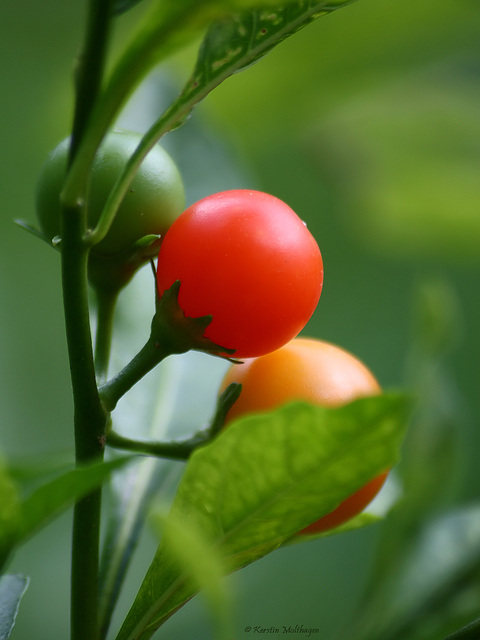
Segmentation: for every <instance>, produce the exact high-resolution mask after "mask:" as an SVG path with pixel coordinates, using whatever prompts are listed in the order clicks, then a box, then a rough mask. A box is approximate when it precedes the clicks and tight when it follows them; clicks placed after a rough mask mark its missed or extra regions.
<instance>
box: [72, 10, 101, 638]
mask: <svg viewBox="0 0 480 640" xmlns="http://www.w3.org/2000/svg"><path fill="white" fill-rule="evenodd" d="M111 7H112V0H90V2H89V8H88V17H87V28H86V33H85V40H84V45H83V49H82V51H81V53H80V56H79V59H78V62H77V68H76V72H75V84H76V101H75V112H74V117H73V127H72V138H71V147H70V156H69V166H71V165H72V163H73V161H74V159H75V157H76V155H77V150H78V149H79V147H80V144H81V141H82V138H83V136H84V133H85V130H86V128H87V125H88V123H89V121H90V118H91V113H92V110H93V107H94V105H95V103H96V101H97V98H98V94H99V92H100V87H101V84H102V78H103V71H104V62H105V58H106V51H107V46H108V40H109V32H110V25H111V17H112V9H111ZM87 176H88V167H87V170H85V172H84V173H83V175H81V176H79V177H78V183H77V186H78V188H77V189H76V193H77V195H76V197H75V198H74V199H73V201H63V202H62V204H63V211H62V224H61V234H62V245H61V249H62V288H63V300H64V312H65V328H66V336H67V346H68V355H69V361H70V373H71V380H72V390H73V401H74V429H75V456H76V462H77V465H81V464H82V463H85V462H91V461H93V460H101V459H102V458H103V452H104V445H105V430H106V423H107V413H106V412H105V410H104V409H103V407H102V405H101V402H100V398H99V395H98V388H97V383H96V379H95V368H94V359H93V348H92V337H91V330H90V318H89V305H88V285H87V263H88V249H87V247H86V245H85V244H84V243H83V237H84V235H85V232H86V211H85V207H84V206H83V203H84V202H85V199H86V190H87ZM100 511H101V489H98V490H96V491H94V492H93V493H91V494H90V495H88V496H86V497H85V498H84V499H82V500H80V501H78V502H77V503H76V504H75V509H74V517H73V533H72V573H71V638H72V640H87V638H88V640H97V639H98V637H99V630H98V564H99V534H100Z"/></svg>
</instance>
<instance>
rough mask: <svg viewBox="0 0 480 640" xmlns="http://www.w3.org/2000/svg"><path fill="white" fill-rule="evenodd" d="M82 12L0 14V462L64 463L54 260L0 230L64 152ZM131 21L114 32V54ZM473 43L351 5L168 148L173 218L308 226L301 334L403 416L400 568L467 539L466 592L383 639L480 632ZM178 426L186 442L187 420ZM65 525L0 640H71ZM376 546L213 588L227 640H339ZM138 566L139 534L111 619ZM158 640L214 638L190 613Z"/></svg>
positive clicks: (44, 551)
mask: <svg viewBox="0 0 480 640" xmlns="http://www.w3.org/2000/svg"><path fill="white" fill-rule="evenodd" d="M84 9H85V7H84V3H83V2H79V1H78V0H75V1H73V2H68V3H64V2H58V1H56V0H45V1H44V2H42V3H38V2H35V1H34V0H25V1H24V2H22V3H13V2H4V3H2V4H1V6H0V87H1V88H2V91H1V99H0V131H1V141H2V142H1V145H0V184H1V190H0V225H1V227H0V243H1V250H0V291H1V302H0V408H1V412H0V416H1V417H0V448H1V450H2V451H3V453H4V454H5V455H7V456H12V457H14V458H15V459H18V458H23V457H26V456H31V455H33V456H35V457H37V458H38V459H40V458H41V457H42V456H43V455H46V454H48V453H49V452H66V453H67V455H68V453H69V452H71V449H72V433H71V426H70V425H71V412H72V407H71V397H70V388H69V378H68V362H67V357H66V348H65V341H64V331H63V324H62V306H61V291H60V274H59V260H58V255H56V253H55V252H54V251H51V250H49V249H48V247H47V246H46V245H44V244H43V243H41V242H39V241H38V240H36V239H35V238H34V237H33V236H29V235H28V234H27V233H25V232H24V231H23V230H21V229H20V228H18V227H16V226H15V225H14V224H13V219H14V218H23V219H26V220H28V221H29V222H31V223H34V222H35V212H34V191H35V182H36V175H37V173H38V170H39V168H40V166H41V163H42V161H43V159H44V157H45V155H46V153H47V152H48V150H49V149H50V148H51V147H52V146H54V145H55V144H56V143H57V142H58V141H59V140H60V139H61V138H62V137H64V136H65V135H67V134H68V130H69V125H70V120H71V109H72V86H73V85H72V66H73V60H74V57H75V55H76V53H77V50H78V47H79V43H80V39H81V32H82V26H83V23H84V18H85V16H84ZM141 11H142V7H141V5H140V6H139V7H138V9H135V10H133V11H132V12H131V13H127V14H125V15H124V16H123V17H122V18H121V19H120V20H119V26H118V33H117V36H116V46H118V45H119V44H120V43H121V41H122V37H123V34H124V33H125V32H126V31H128V29H129V26H130V23H131V21H133V20H134V19H136V18H137V17H138V15H139V14H140V13H141ZM479 30H480V7H479V6H478V3H477V2H475V0H456V2H455V3H452V2H450V1H448V0H424V1H423V2H421V3H419V2H415V1H413V0H404V1H402V2H394V1H393V0H360V1H359V2H358V3H355V4H353V5H351V6H350V7H348V8H345V9H342V10H340V11H338V12H335V13H334V14H332V15H330V16H328V17H324V18H321V19H319V20H317V21H316V22H315V23H313V24H312V25H310V26H309V27H307V28H306V29H304V30H302V31H301V32H299V33H298V34H296V35H295V36H294V37H292V38H290V39H289V40H288V41H286V42H284V43H282V44H281V45H280V46H279V47H278V48H277V49H275V50H274V51H273V52H272V53H270V54H269V55H268V56H267V57H265V58H264V59H262V60H261V61H259V62H258V63H257V64H256V65H254V66H253V67H252V68H250V69H248V70H247V71H245V72H243V73H241V74H238V75H236V76H235V77H233V78H231V79H229V80H228V81H227V82H225V83H224V85H223V86H221V87H220V88H218V89H217V90H216V91H215V92H214V94H212V95H211V96H210V97H209V98H208V99H207V100H206V101H205V103H204V104H203V105H202V106H201V107H199V108H198V109H197V110H196V111H195V113H194V115H193V117H192V118H191V119H190V120H189V122H188V123H187V124H186V125H185V126H184V127H182V128H181V129H179V130H178V131H176V132H174V133H172V134H170V135H169V136H168V137H167V139H166V141H165V144H166V146H168V148H169V149H170V150H171V152H172V154H173V155H174V156H175V158H176V159H177V161H178V164H179V166H180V167H181V169H182V170H183V172H184V176H185V180H186V185H187V198H188V200H189V202H192V201H194V200H196V199H198V198H199V197H202V196H203V195H207V194H208V193H212V192H214V191H218V190H221V189H226V188H233V187H252V188H258V189H261V190H263V191H267V192H270V193H272V194H275V195H276V196H278V197H279V198H281V199H283V200H285V201H286V202H288V204H289V205H290V206H291V207H292V208H293V209H294V210H296V211H297V213H298V214H299V215H300V216H301V217H302V218H303V219H304V220H306V221H307V223H308V226H309V228H310V230H311V231H312V233H313V234H314V235H315V237H316V238H317V241H318V243H319V245H320V248H321V250H322V254H323V258H324V263H325V287H324V292H323V294H322V298H321V301H320V304H319V307H318V309H317V312H316V313H315V316H314V317H313V319H312V320H311V322H310V324H309V325H308V327H307V329H306V331H305V333H307V334H309V335H313V336H317V337H321V338H324V339H327V340H330V341H333V342H335V343H337V344H340V345H342V346H343V347H345V348H347V349H349V350H351V351H352V352H354V353H355V354H356V355H357V356H358V357H360V358H361V359H362V360H364V361H365V362H366V363H367V364H368V366H369V367H370V368H371V369H372V370H373V371H374V372H375V374H376V375H377V377H378V379H379V380H380V382H381V384H382V385H383V386H384V387H386V388H390V387H397V388H398V387H400V388H406V389H409V390H411V391H413V392H414V393H415V394H416V395H417V397H418V398H419V409H418V411H417V413H416V416H415V418H414V420H413V424H412V433H413V435H412V436H411V438H410V439H409V441H408V442H407V444H406V450H405V452H404V463H403V464H404V467H405V473H404V476H402V471H401V470H400V471H399V475H398V479H399V480H401V479H402V477H404V479H405V478H406V481H405V483H404V489H405V491H408V495H409V496H410V503H411V504H413V505H414V506H412V507H411V509H410V511H409V513H410V518H411V519H412V520H414V521H415V523H416V525H415V526H414V527H413V529H415V528H416V530H417V534H418V535H419V536H420V534H421V536H423V537H422V541H423V542H422V544H424V545H425V546H424V547H420V546H419V547H418V548H419V549H420V550H421V549H428V548H432V545H433V544H434V537H435V536H434V533H432V532H435V531H436V532H437V533H438V531H439V530H440V529H441V526H442V524H441V523H445V522H446V520H448V522H449V525H448V526H449V527H450V528H449V529H448V532H450V534H451V537H450V538H448V536H447V538H446V539H447V543H445V540H443V542H442V544H443V545H444V546H443V547H442V546H441V545H440V547H438V556H437V557H435V558H434V560H433V561H432V562H431V563H430V564H429V563H428V562H426V564H424V565H422V564H421V560H422V558H423V559H424V558H425V553H423V552H421V551H418V549H417V551H418V554H419V555H417V556H415V558H416V559H414V561H413V565H412V566H413V568H414V569H415V568H416V569H417V573H418V570H419V567H420V566H421V567H422V573H423V574H424V575H427V574H428V573H429V572H430V573H432V571H433V567H434V566H436V567H437V568H438V562H440V563H441V560H442V558H443V559H444V558H445V557H446V556H449V557H450V556H451V555H452V554H453V555H455V553H454V551H455V550H456V546H455V545H456V544H457V543H458V539H457V538H458V536H462V535H466V532H471V531H474V532H476V535H474V536H473V538H471V537H469V538H468V540H469V543H468V544H469V545H470V546H468V545H467V546H468V550H469V553H470V555H469V556H468V558H467V560H468V561H469V562H471V563H473V564H472V567H473V569H472V575H471V576H470V582H469V583H468V585H465V584H461V585H460V586H459V587H458V590H457V592H458V593H457V595H458V596H459V597H457V598H455V599H454V600H455V602H453V603H452V602H451V601H449V603H448V606H447V605H444V606H442V607H441V609H442V611H441V613H440V612H439V611H438V610H437V609H435V607H434V608H433V610H431V611H429V612H428V615H427V616H426V617H423V618H422V617H420V618H419V621H417V624H416V625H414V627H413V628H409V629H408V630H406V631H405V630H404V631H403V632H402V633H403V634H404V635H397V637H398V638H404V639H405V640H410V639H412V640H414V639H415V638H428V639H435V638H443V637H444V635H446V633H447V632H448V631H450V630H452V629H453V628H455V625H456V624H457V623H461V622H462V621H464V620H468V619H469V617H474V616H475V611H477V613H478V615H480V597H479V591H480V578H479V575H480V570H479V569H478V566H479V561H478V558H479V557H480V532H479V530H480V524H479V523H480V514H479V510H478V508H477V504H480V503H479V502H478V496H479V494H480V473H479V472H478V451H479V447H480V432H479V415H480V393H479V392H480V388H479V361H480V336H479V333H480V332H479V320H480V318H479V310H480V287H479V276H480V86H479V85H480V47H479V38H478V34H479ZM194 57H195V47H192V48H189V49H188V50H187V51H184V52H182V53H181V54H180V55H178V56H177V57H175V58H174V59H173V60H171V61H170V62H169V64H168V65H167V67H166V69H164V70H163V71H162V72H159V71H156V72H154V73H153V74H152V75H151V77H149V79H148V81H147V82H146V83H145V85H144V86H142V88H141V89H140V91H139V94H138V95H137V96H136V97H135V98H134V99H133V100H132V103H131V104H130V105H129V107H128V108H127V111H126V112H125V113H124V114H123V116H122V124H124V125H126V126H129V127H132V128H133V127H135V128H137V129H139V130H144V129H146V128H147V126H148V125H149V123H150V122H151V121H152V120H153V119H154V117H155V114H156V113H158V112H159V109H160V107H161V105H162V104H165V101H167V100H168V98H169V96H173V95H175V92H176V91H178V89H179V87H180V86H181V81H182V80H183V79H186V77H187V75H188V73H189V70H190V69H191V65H192V64H193V61H194ZM141 277H142V276H141ZM141 277H140V279H141ZM126 306H128V305H126ZM142 337H143V336H142V335H140V337H139V338H138V339H139V340H141V339H142ZM188 362H189V372H190V373H189V376H190V377H189V381H190V382H189V384H190V386H191V387H192V389H191V390H190V391H189V392H188V393H191V394H192V395H191V396H189V397H191V398H192V400H191V403H190V406H191V407H192V409H193V411H194V412H196V413H197V414H198V407H196V405H195V402H196V401H195V400H194V395H195V393H196V396H195V397H199V396H201V398H203V402H204V405H205V407H204V408H203V409H202V410H204V411H205V412H206V415H208V411H209V407H210V405H211V403H212V402H213V399H214V397H215V388H216V384H217V383H218V380H219V378H220V377H221V374H222V371H223V370H222V369H221V366H223V365H217V363H216V364H215V365H212V364H211V363H210V362H209V363H206V362H205V360H204V359H203V357H199V358H195V357H194V358H192V359H191V360H189V361H188ZM204 367H206V370H207V371H208V372H209V375H208V376H205V375H201V371H202V370H204V369H203V368H204ZM196 371H198V372H199V374H200V376H199V377H200V378H201V379H202V380H200V379H196V378H195V375H194V373H195V372H196ZM205 378H206V379H207V380H205ZM192 380H193V382H192ZM202 384H203V385H205V384H207V388H205V387H202V386H201V385H202ZM189 388H190V387H189ZM200 390H201V393H200ZM187 404H188V403H187ZM195 407H196V408H195ZM185 423H186V425H187V426H186V427H185V428H189V418H188V416H186V418H185ZM195 426H197V425H196V424H195ZM418 496H420V498H418V500H417V497H418ZM0 499H1V498H0ZM412 514H414V515H412ZM456 515H458V519H455V518H456ZM70 518H71V514H66V515H65V516H63V517H62V518H60V519H59V520H58V521H56V522H55V523H54V524H53V525H51V526H49V527H48V528H47V529H46V530H44V531H43V532H42V533H41V535H39V536H38V537H36V538H35V539H34V540H32V541H31V542H30V543H29V544H28V545H26V546H25V547H24V548H22V549H21V550H20V551H19V552H18V554H17V555H16V557H15V559H14V561H13V564H12V567H11V571H16V572H20V573H25V574H28V575H30V576H31V578H32V581H31V585H30V588H29V590H28V592H27V594H26V596H25V598H24V600H23V602H22V607H21V610H20V615H19V618H18V622H17V626H16V629H15V631H14V633H13V636H12V638H13V639H14V640H27V639H28V640H30V639H31V638H38V639H39V640H44V639H45V640H56V639H57V638H59V639H60V638H65V637H67V635H68V608H69V596H68V580H69V577H68V572H69V544H70V539H69V526H70ZM452 518H453V520H452ZM393 522H395V521H393ZM452 523H453V524H452ZM392 528H394V529H395V526H393V527H392V525H390V529H392ZM441 530H442V531H444V530H443V529H441ZM409 531H410V530H409ZM445 531H446V530H445ZM388 535H390V539H393V538H395V535H394V534H393V537H392V532H391V531H390V533H389V532H388V525H387V524H377V525H375V526H372V527H370V528H368V529H365V530H360V531H356V532H352V533H350V534H347V535H343V536H338V537H334V538H328V539H325V540H322V541H317V542H312V543H308V544H304V545H298V546H295V547H291V548H288V549H284V550H280V551H277V552H276V553H274V554H272V555H271V556H269V557H267V558H265V559H263V560H262V561H260V562H258V563H256V564H255V565H254V566H252V567H249V568H247V569H246V570H244V571H242V572H241V573H239V574H237V575H236V576H234V577H232V578H229V579H228V580H227V581H226V585H227V584H228V585H229V586H231V587H232V588H233V589H234V591H235V593H236V614H235V615H236V618H235V620H236V622H235V624H236V629H237V635H236V637H235V638H234V639H232V640H241V639H242V638H246V637H248V634H246V633H245V631H244V629H245V627H247V626H251V627H254V626H255V625H260V626H264V627H270V626H274V627H278V628H280V629H281V628H282V626H283V625H286V626H290V625H292V626H295V625H304V626H305V627H307V626H309V627H314V628H319V629H320V633H319V634H317V635H315V636H313V637H318V638H322V640H325V639H327V638H333V637H335V634H339V637H353V635H345V633H344V632H342V629H343V624H344V623H345V621H346V620H348V618H349V616H350V615H352V613H353V612H354V610H355V607H356V605H357V604H358V602H359V601H360V598H361V595H362V593H363V590H364V587H365V585H366V584H367V583H368V582H369V575H371V571H372V567H375V566H376V564H377V563H378V562H380V561H379V560H378V553H379V551H382V550H383V551H384V550H385V539H386V538H387V539H388ZM429 536H430V537H429ZM397 537H398V536H397ZM418 539H419V538H418ZM154 544H155V541H154V536H153V534H151V533H149V532H148V531H147V532H146V534H145V536H144V538H143V539H142V544H141V547H140V550H139V555H138V559H137V560H136V562H135V563H134V565H133V568H132V571H131V575H130V581H129V584H128V586H127V590H126V593H125V595H124V596H123V599H122V607H125V608H127V607H128V603H129V602H130V600H131V597H132V595H133V594H134V590H135V587H136V585H137V584H138V581H139V580H140V577H141V575H142V571H143V570H144V569H145V567H146V566H147V565H148V562H149V558H150V557H151V554H152V553H153V550H154ZM392 544H398V541H397V542H396V543H392ZM429 545H430V546H429ZM463 546H464V547H465V545H463ZM387 547H388V545H387ZM392 548H393V547H392ZM435 548H436V549H437V547H435ZM452 549H453V551H452ZM392 553H393V551H392ZM376 558H377V560H376ZM475 562H477V564H475ZM457 566H458V563H457ZM432 575H433V573H432ZM432 579H433V578H432ZM435 579H438V576H436V577H435ZM467 587H468V588H467ZM411 588H412V583H411V582H410V583H409V588H408V589H407V591H411ZM460 596H462V597H460ZM419 598H420V596H419ZM416 602H417V604H418V602H420V599H417V601H416ZM412 606H413V605H412ZM427 609H428V608H427ZM352 633H353V632H352ZM271 635H273V634H271ZM280 635H281V634H280V633H279V634H278V637H280ZM159 637H163V638H165V640H169V639H172V640H173V639H174V638H175V639H182V640H183V639H185V640H186V639H187V638H195V639H197V640H203V639H205V640H206V639H207V638H210V637H211V627H210V622H209V618H208V615H207V614H206V613H205V610H204V608H203V606H202V603H201V600H198V599H195V600H194V601H193V602H192V603H190V604H189V605H187V606H186V607H185V608H184V609H183V610H182V611H181V612H180V613H179V614H178V615H177V616H175V617H174V618H173V619H172V620H171V621H169V623H168V624H167V625H166V626H165V628H164V630H163V635H162V633H160V634H159ZM273 637H276V636H275V635H273ZM293 637H295V636H293ZM370 637H371V638H374V633H373V632H372V635H371V636H370ZM381 637H385V638H387V637H390V636H388V635H383V636H381ZM391 637H392V638H393V637H395V636H393V635H392V636H391Z"/></svg>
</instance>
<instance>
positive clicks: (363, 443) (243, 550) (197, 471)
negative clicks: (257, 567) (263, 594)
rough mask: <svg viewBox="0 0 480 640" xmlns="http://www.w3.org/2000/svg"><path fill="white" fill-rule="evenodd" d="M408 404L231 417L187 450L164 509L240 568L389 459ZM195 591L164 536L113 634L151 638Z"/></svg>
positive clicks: (369, 402)
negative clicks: (214, 434) (218, 431)
mask: <svg viewBox="0 0 480 640" xmlns="http://www.w3.org/2000/svg"><path fill="white" fill-rule="evenodd" d="M409 408H410V403H409V402H407V400H406V399H405V398H404V397H402V396H400V395H395V394H391V395H384V396H380V397H375V398H364V399H361V400H357V401H356V402H353V403H352V404H350V405H347V406H345V407H342V408H338V409H324V408H320V407H315V406H311V405H308V404H305V403H294V404H291V405H288V406H286V407H284V408H283V409H281V410H278V411H276V412H273V413H269V414H264V415H258V416H250V417H247V418H244V419H241V420H238V421H237V422H234V423H233V424H231V425H230V426H229V428H228V429H226V430H225V431H223V432H222V433H221V434H220V436H219V437H218V438H217V439H216V440H215V441H214V442H213V443H212V444H210V445H208V446H206V447H203V448H201V449H199V450H197V451H196V452H195V453H194V454H193V456H192V458H191V459H190V461H189V463H188V465H187V468H186V471H185V474H184V476H183V478H182V480H181V483H180V485H179V487H178V491H177V494H176V496H175V500H174V502H173V505H172V509H171V517H172V518H175V520H178V521H182V522H184V523H185V526H191V527H194V528H195V529H198V530H200V531H201V532H202V534H203V535H204V536H205V537H206V538H207V539H208V540H210V541H211V543H212V544H214V546H215V547H216V548H217V551H218V552H219V553H220V554H221V556H222V558H223V559H224V562H225V566H226V568H227V570H228V571H234V570H237V569H239V568H241V567H243V566H245V565H247V564H249V563H251V562H253V561H254V560H257V559H258V558H261V557H262V556H264V555H265V554H267V553H269V552H270V551H273V550H274V549H276V548H278V547H280V546H281V545H282V544H283V543H284V542H285V541H286V540H288V539H289V538H291V536H292V535H293V534H295V533H296V532H297V531H299V530H301V529H302V528H304V527H305V526H307V525H308V524H310V523H311V522H312V521H314V520H315V519H317V518H320V517H321V516H322V515H325V514H326V513H329V512H330V511H332V510H333V509H334V508H335V507H336V506H337V505H338V504H339V503H340V502H342V501H343V500H344V499H345V498H346V497H347V496H349V495H351V494H352V493H354V492H355V491H356V490H358V489H359V488H360V487H361V486H363V485H364V484H366V483H367V482H368V481H369V480H370V479H372V478H373V477H374V476H375V475H376V474H378V473H380V472H381V471H383V470H385V469H388V468H390V467H392V466H393V465H394V464H395V462H396V461H397V459H398V455H399V447H400V444H401V441H402V439H403V435H404V432H405V428H406V422H407V415H408V413H409ZM194 593H195V591H194V590H193V589H192V587H191V585H189V584H187V583H186V581H185V580H183V579H181V577H180V576H179V574H178V572H176V571H175V568H174V565H173V564H172V560H171V558H170V557H169V553H168V551H167V550H166V549H165V546H164V545H162V544H161V545H160V547H159V549H158V551H157V554H156V556H155V558H154V560H153V562H152V564H151V566H150V569H149V571H148V573H147V575H146V577H145V580H144V583H143V585H142V586H141V588H140V591H139V594H138V596H137V599H136V601H135V603H134V605H133V607H132V609H131V611H130V613H129V615H128V617H127V619H126V621H125V624H124V626H123V627H122V629H121V631H120V634H119V636H118V640H127V639H128V640H132V639H133V638H137V639H142V640H144V639H146V638H150V637H151V635H152V634H153V633H154V631H155V630H156V629H157V628H158V627H159V626H160V625H161V624H162V623H163V622H164V621H165V620H166V619H167V618H168V617H169V616H170V615H171V614H172V613H173V612H174V611H175V610H176V609H178V607H180V606H182V604H184V603H185V602H186V601H187V600H188V599H189V598H191V597H192V596H193V595H194Z"/></svg>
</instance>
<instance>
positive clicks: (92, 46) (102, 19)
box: [70, 0, 113, 164]
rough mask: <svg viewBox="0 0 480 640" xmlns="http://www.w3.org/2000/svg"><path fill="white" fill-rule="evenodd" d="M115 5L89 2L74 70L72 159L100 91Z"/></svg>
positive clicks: (109, 0) (99, 0) (104, 0)
mask: <svg viewBox="0 0 480 640" xmlns="http://www.w3.org/2000/svg"><path fill="white" fill-rule="evenodd" d="M112 7H113V2H112V0H90V2H89V9H88V16H87V28H86V32H85V41H84V44H83V49H82V51H81V52H80V54H79V56H78V59H77V66H76V69H75V88H76V101H75V113H74V118H73V127H72V142H71V147H70V160H71V161H73V159H74V158H75V156H76V155H77V151H78V148H79V146H80V143H81V141H82V139H83V136H84V133H85V131H86V129H87V125H88V123H89V120H90V117H91V114H92V111H93V109H94V106H95V104H96V102H97V99H98V96H99V93H100V89H101V85H102V80H103V73H104V67H105V60H106V56H107V49H108V44H109V35H110V26H111V18H112ZM89 164H90V163H89Z"/></svg>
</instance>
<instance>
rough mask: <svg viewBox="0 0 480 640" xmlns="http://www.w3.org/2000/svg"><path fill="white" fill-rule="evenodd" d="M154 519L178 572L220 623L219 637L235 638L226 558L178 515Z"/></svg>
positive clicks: (166, 550)
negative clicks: (224, 562) (226, 582)
mask: <svg viewBox="0 0 480 640" xmlns="http://www.w3.org/2000/svg"><path fill="white" fill-rule="evenodd" d="M154 519H155V522H156V525H157V528H158V529H159V532H160V533H161V534H163V538H162V541H163V546H164V548H165V552H166V554H167V556H168V558H169V560H170V561H171V562H172V566H173V568H174V573H175V574H177V575H178V576H180V579H181V580H186V583H187V584H188V585H189V588H191V589H193V590H194V591H195V592H197V591H199V592H201V593H202V595H203V597H204V599H205V600H206V603H207V605H208V607H209V609H210V611H211V613H212V617H213V620H214V621H215V622H216V628H217V631H218V633H217V636H218V637H219V638H231V636H232V628H231V619H232V617H231V604H232V603H231V600H230V593H229V591H228V590H226V589H225V585H224V583H223V580H222V578H223V575H224V573H225V569H224V566H223V562H222V558H221V556H220V555H219V554H218V552H217V550H216V549H215V548H213V547H212V546H211V545H210V544H209V543H208V541H207V540H206V539H204V536H203V534H202V532H201V531H199V530H197V529H195V527H192V526H191V524H189V525H188V526H186V525H185V523H184V522H183V521H182V520H178V519H176V518H175V517H172V516H170V517H165V515H164V514H161V513H157V514H155V515H154Z"/></svg>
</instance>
